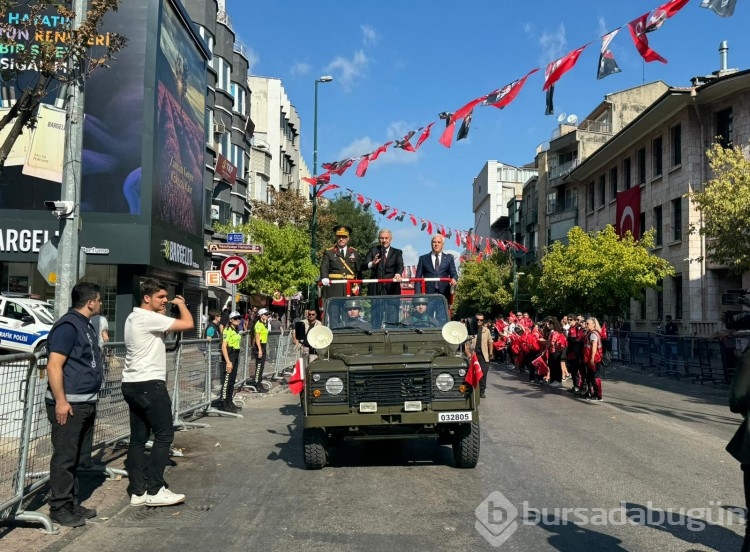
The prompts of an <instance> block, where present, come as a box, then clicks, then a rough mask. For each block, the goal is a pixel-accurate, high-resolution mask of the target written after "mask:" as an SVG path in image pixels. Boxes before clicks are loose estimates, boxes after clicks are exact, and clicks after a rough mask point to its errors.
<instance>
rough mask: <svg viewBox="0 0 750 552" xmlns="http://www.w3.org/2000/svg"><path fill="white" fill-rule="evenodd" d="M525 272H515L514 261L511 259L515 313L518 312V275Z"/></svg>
mask: <svg viewBox="0 0 750 552" xmlns="http://www.w3.org/2000/svg"><path fill="white" fill-rule="evenodd" d="M524 274H526V273H525V272H516V262H515V259H514V261H513V302H514V303H515V304H516V314H518V277H519V276H523V275H524Z"/></svg>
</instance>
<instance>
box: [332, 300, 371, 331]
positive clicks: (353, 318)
mask: <svg viewBox="0 0 750 552" xmlns="http://www.w3.org/2000/svg"><path fill="white" fill-rule="evenodd" d="M344 312H345V314H344V319H343V320H342V321H341V323H340V324H339V325H338V326H337V327H338V328H360V329H363V330H372V324H370V323H369V322H368V321H367V320H362V319H361V318H360V314H361V312H362V304H361V303H360V302H359V299H347V300H346V301H344Z"/></svg>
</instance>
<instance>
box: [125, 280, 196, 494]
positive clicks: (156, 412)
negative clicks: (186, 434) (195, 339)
mask: <svg viewBox="0 0 750 552" xmlns="http://www.w3.org/2000/svg"><path fill="white" fill-rule="evenodd" d="M140 298H141V306H140V307H136V308H134V309H133V312H132V313H130V315H129V316H128V318H127V320H126V321H125V348H126V353H125V368H124V369H123V371H122V394H123V397H124V398H125V401H126V402H127V403H128V408H129V410H130V446H129V447H128V457H127V460H126V462H125V465H126V468H127V470H128V479H129V482H130V483H129V484H128V493H129V494H130V504H131V505H132V506H142V505H145V506H170V505H172V504H178V503H180V502H183V501H184V500H185V495H184V494H176V493H173V492H172V491H170V490H169V489H167V487H166V484H165V483H164V468H165V467H166V466H167V464H168V462H169V449H170V447H171V446H172V441H173V440H174V427H173V425H172V400H171V399H170V397H169V393H168V392H167V386H166V379H167V350H166V347H165V346H164V334H165V332H168V331H169V332H184V331H187V330H192V329H193V327H194V326H195V324H194V322H193V317H192V315H191V314H190V311H189V310H188V308H187V306H186V305H185V299H183V298H182V296H180V295H176V296H175V298H174V299H173V300H172V304H173V305H176V306H177V307H178V308H179V311H180V317H179V318H170V317H169V316H166V312H167V302H168V299H167V290H166V287H165V285H164V284H162V283H161V282H159V281H157V280H154V279H153V278H147V279H145V280H144V281H143V282H142V283H141V286H140ZM151 432H153V434H154V444H153V447H152V448H151V454H150V456H149V458H148V460H147V459H146V454H145V450H146V442H147V441H148V439H149V437H150V434H151Z"/></svg>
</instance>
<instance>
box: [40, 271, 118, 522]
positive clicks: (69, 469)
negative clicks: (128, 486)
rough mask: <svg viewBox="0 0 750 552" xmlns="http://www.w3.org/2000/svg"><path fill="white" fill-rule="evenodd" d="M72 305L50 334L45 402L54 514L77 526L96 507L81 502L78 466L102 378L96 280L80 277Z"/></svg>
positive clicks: (87, 448)
mask: <svg viewBox="0 0 750 552" xmlns="http://www.w3.org/2000/svg"><path fill="white" fill-rule="evenodd" d="M70 295H71V304H72V307H71V309H70V310H69V311H68V312H67V313H65V314H64V315H63V316H61V317H60V319H59V320H58V321H57V322H56V323H55V324H54V326H52V329H51V330H50V332H49V336H48V337H47V352H48V355H49V360H48V361H47V373H48V375H49V377H48V384H47V394H46V395H45V397H44V402H45V404H46V407H47V418H48V419H49V423H50V425H51V429H52V431H51V438H52V458H51V459H50V468H49V472H50V482H49V484H50V498H49V508H50V519H51V520H52V521H54V522H55V523H58V524H60V525H63V526H65V527H79V526H81V525H83V524H84V523H86V521H85V520H86V519H90V518H93V517H95V516H96V510H94V509H93V508H86V507H84V506H82V505H81V504H80V503H79V502H78V474H77V471H78V466H79V464H80V463H81V462H82V461H86V460H88V459H89V456H90V455H91V448H92V445H93V439H94V419H95V418H96V403H97V400H98V399H99V388H100V387H101V385H102V380H103V379H104V367H103V365H102V358H101V351H100V350H99V336H98V335H97V332H96V329H95V328H94V327H93V326H92V325H91V322H90V319H91V317H92V316H95V315H97V314H99V311H100V310H101V307H102V298H101V295H100V289H99V286H98V285H97V284H93V283H89V282H79V283H78V284H76V285H75V287H73V291H72V292H71V294H70Z"/></svg>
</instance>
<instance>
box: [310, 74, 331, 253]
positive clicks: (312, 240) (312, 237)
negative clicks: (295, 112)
mask: <svg viewBox="0 0 750 552" xmlns="http://www.w3.org/2000/svg"><path fill="white" fill-rule="evenodd" d="M332 80H333V77H332V76H331V75H323V76H322V77H320V78H319V79H315V104H314V106H313V178H314V179H315V183H314V184H313V185H312V217H311V219H310V253H311V258H312V262H313V264H315V254H316V253H317V246H316V243H315V234H316V231H317V229H318V228H317V226H318V219H317V215H318V181H317V178H318V84H320V83H321V82H331V81H332Z"/></svg>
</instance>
